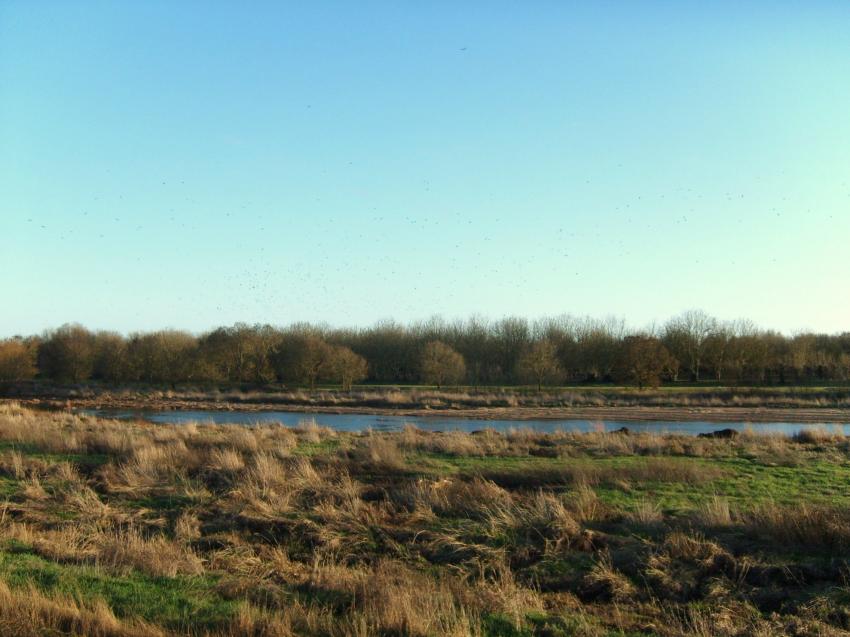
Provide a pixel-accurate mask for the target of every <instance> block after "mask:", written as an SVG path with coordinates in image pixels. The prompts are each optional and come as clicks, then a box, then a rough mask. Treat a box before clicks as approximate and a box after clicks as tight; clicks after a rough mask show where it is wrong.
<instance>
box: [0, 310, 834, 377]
mask: <svg viewBox="0 0 850 637" xmlns="http://www.w3.org/2000/svg"><path fill="white" fill-rule="evenodd" d="M32 378H42V379H49V380H53V381H57V382H71V383H79V382H84V381H89V380H96V381H102V382H106V383H115V384H119V383H132V382H143V383H154V384H170V385H175V384H177V383H209V382H227V383H235V384H240V385H252V386H264V385H269V384H276V383H284V384H287V385H293V386H295V385H297V386H304V387H310V388H314V387H315V386H316V385H317V384H318V383H334V384H338V385H340V386H341V387H342V388H343V389H350V388H351V387H352V385H354V384H357V383H362V382H371V383H390V384H408V383H424V384H429V385H437V386H447V385H535V386H537V387H538V388H541V387H543V386H548V385H560V384H574V383H605V382H618V383H632V384H635V385H638V386H647V385H657V384H659V383H662V382H677V381H691V382H702V381H708V380H710V381H714V382H719V383H729V384H803V383H813V382H825V381H846V380H848V379H850V332H845V333H842V334H837V335H827V334H813V333H801V334H796V335H792V336H788V335H784V334H781V333H778V332H775V331H770V330H762V329H759V328H758V327H757V326H756V325H754V324H753V323H752V322H751V321H747V320H739V321H733V322H725V321H719V320H717V319H715V318H714V317H712V316H710V315H708V314H706V313H705V312H702V311H699V310H692V311H688V312H684V313H683V314H681V315H679V316H676V317H674V318H673V319H671V320H669V321H667V322H666V323H664V324H663V325H661V326H659V327H655V328H652V329H646V330H640V331H634V330H629V329H627V328H626V326H625V323H624V321H622V320H615V319H607V320H595V319H590V318H575V317H570V316H562V317H557V318H547V319H542V320H539V321H534V322H531V321H528V320H526V319H523V318H516V317H511V318H505V319H501V320H498V321H488V320H484V319H479V318H472V319H469V320H465V321H454V322H448V321H445V320H443V319H440V318H433V319H431V320H428V321H424V322H420V323H414V324H409V325H402V324H399V323H395V322H384V323H379V324H376V325H374V326H372V327H368V328H359V329H353V328H342V329H341V328H331V327H327V326H322V325H311V324H295V325H291V326H288V327H284V328H279V327H273V326H271V325H247V324H244V323H237V324H235V325H233V326H229V327H220V328H218V329H215V330H212V331H210V332H207V333H204V334H201V335H195V334H191V333H189V332H185V331H179V330H160V331H156V332H146V333H136V334H131V335H129V336H124V335H121V334H118V333H115V332H103V331H99V332H93V331H90V330H88V329H86V328H85V327H83V326H80V325H76V324H67V325H63V326H62V327H59V328H57V329H54V330H49V331H47V332H45V333H44V334H41V335H38V336H30V337H14V338H10V339H5V340H2V341H0V381H18V380H26V379H32Z"/></svg>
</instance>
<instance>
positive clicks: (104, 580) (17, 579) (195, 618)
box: [0, 543, 238, 632]
mask: <svg viewBox="0 0 850 637" xmlns="http://www.w3.org/2000/svg"><path fill="white" fill-rule="evenodd" d="M0 579H2V580H3V581H5V582H6V583H7V584H8V585H9V586H10V587H12V588H26V587H29V586H34V587H35V588H36V589H38V590H39V591H41V592H43V593H47V594H61V595H66V596H69V597H72V598H75V599H80V600H84V601H93V600H95V599H98V598H100V599H103V600H105V601H106V602H107V604H108V605H109V606H110V608H111V609H112V610H113V612H114V613H115V614H116V615H117V616H118V617H121V618H133V617H140V618H142V619H145V620H148V621H152V622H156V623H158V624H161V625H165V626H167V627H169V628H172V629H174V630H184V631H185V630H187V629H188V628H189V627H191V628H192V630H197V631H198V632H200V631H202V630H204V629H213V628H215V627H217V626H222V625H224V624H226V623H227V622H228V621H229V620H230V619H231V618H232V617H233V616H234V614H235V613H236V610H237V608H238V603H237V602H233V601H228V600H226V599H224V598H223V597H221V596H220V595H219V594H218V593H217V592H216V590H215V585H216V579H215V578H213V577H209V576H203V577H173V578H169V577H148V576H145V575H143V574H140V573H135V572H134V573H131V574H130V575H127V576H126V577H119V576H114V575H108V574H105V573H103V572H102V571H100V570H99V569H97V568H95V567H93V566H78V565H69V564H58V563H56V562H50V561H47V560H45V559H43V558H41V557H39V556H37V555H35V554H33V553H31V552H29V550H28V547H26V546H24V545H21V544H20V543H10V544H8V545H7V546H6V548H5V549H4V550H0Z"/></svg>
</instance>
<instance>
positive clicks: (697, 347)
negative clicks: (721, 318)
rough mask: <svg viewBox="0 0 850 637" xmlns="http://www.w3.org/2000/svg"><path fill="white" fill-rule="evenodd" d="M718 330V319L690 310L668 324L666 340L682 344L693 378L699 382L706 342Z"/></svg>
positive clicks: (699, 311) (700, 311)
mask: <svg viewBox="0 0 850 637" xmlns="http://www.w3.org/2000/svg"><path fill="white" fill-rule="evenodd" d="M716 330H717V319H715V318H714V317H712V316H709V315H708V314H706V313H705V312H703V311H702V310H688V311H687V312H684V313H682V314H680V315H679V316H677V317H676V318H674V319H672V320H671V321H670V322H669V323H668V324H667V327H666V330H665V333H666V337H665V340H669V342H676V343H681V347H682V348H683V350H684V355H685V357H686V359H687V361H688V365H689V367H690V370H691V376H692V378H693V380H695V381H697V382H699V371H700V365H701V364H702V357H703V353H704V351H705V344H706V341H707V340H708V338H709V337H710V336H711V335H712V334H713V333H714V332H715V331H716Z"/></svg>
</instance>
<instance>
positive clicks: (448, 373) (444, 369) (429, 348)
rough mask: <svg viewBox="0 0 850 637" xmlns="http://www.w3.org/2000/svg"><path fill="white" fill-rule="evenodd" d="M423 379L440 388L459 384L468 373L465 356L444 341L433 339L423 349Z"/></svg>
mask: <svg viewBox="0 0 850 637" xmlns="http://www.w3.org/2000/svg"><path fill="white" fill-rule="evenodd" d="M421 366H422V380H423V381H424V382H426V383H428V384H431V385H436V386H437V387H438V388H439V387H442V386H443V385H446V384H457V383H459V382H460V381H461V380H463V378H464V376H465V375H466V364H465V363H464V361H463V356H461V355H460V354H458V353H457V352H456V351H455V350H454V349H452V348H451V347H449V346H448V345H446V344H445V343H443V342H442V341H431V342H430V343H427V344H426V345H425V348H424V349H423V350H422V360H421Z"/></svg>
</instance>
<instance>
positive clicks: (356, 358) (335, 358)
mask: <svg viewBox="0 0 850 637" xmlns="http://www.w3.org/2000/svg"><path fill="white" fill-rule="evenodd" d="M330 368H331V370H332V374H333V376H334V379H335V380H338V381H339V383H340V385H342V389H343V391H351V386H352V385H353V384H354V383H356V382H358V381H361V380H363V379H364V378H366V375H367V374H368V372H369V367H368V365H367V364H366V359H365V358H363V357H362V356H360V355H359V354H355V353H354V352H353V351H352V350H351V348H350V347H345V346H344V345H335V346H333V348H332V349H331V352H330Z"/></svg>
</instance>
